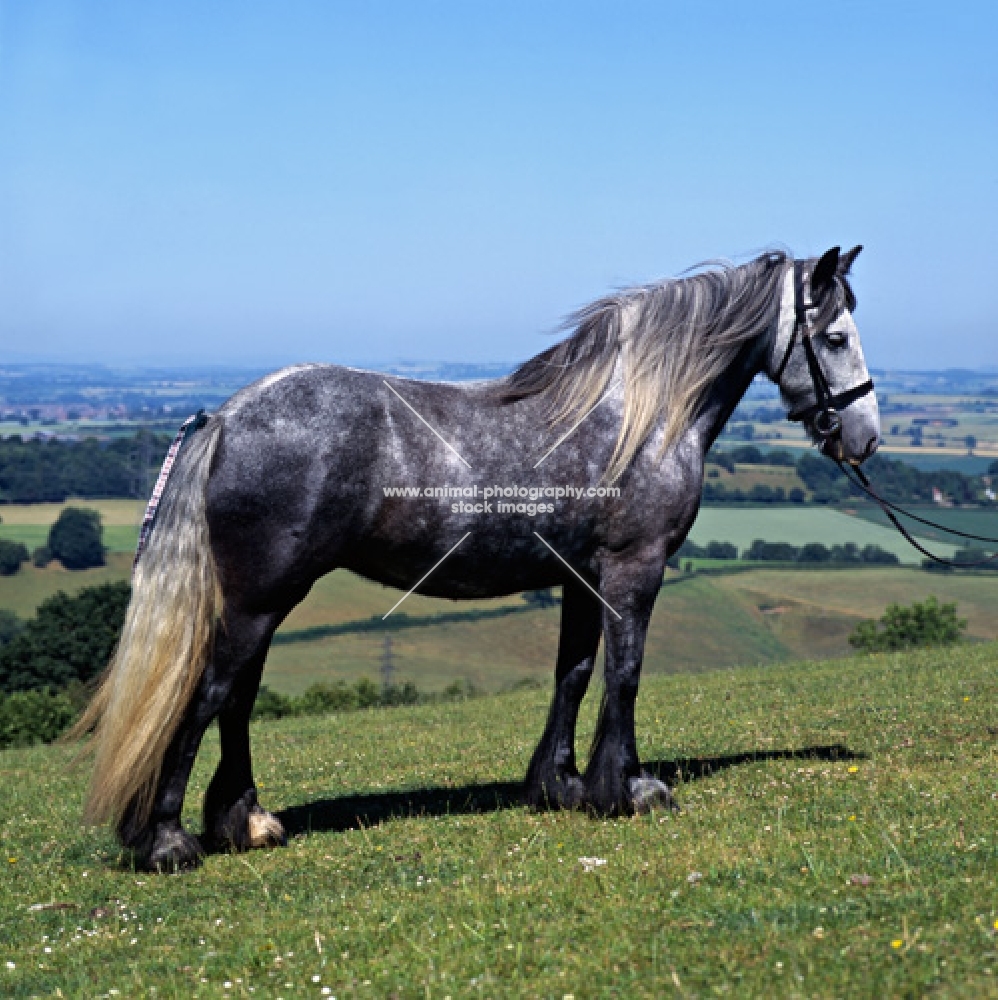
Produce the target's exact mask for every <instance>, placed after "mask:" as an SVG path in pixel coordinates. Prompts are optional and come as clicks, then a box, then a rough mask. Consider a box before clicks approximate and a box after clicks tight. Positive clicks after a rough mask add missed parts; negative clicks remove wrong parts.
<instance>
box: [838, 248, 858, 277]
mask: <svg viewBox="0 0 998 1000" xmlns="http://www.w3.org/2000/svg"><path fill="white" fill-rule="evenodd" d="M862 249H863V245H862V244H860V245H859V246H856V247H853V248H852V250H846V252H845V253H844V254H843V255H842V256H841V257H840V258H839V266H838V273H839V274H841V275H845V274H848V273H849V269H850V268H851V267H852V263H853V261H854V260H855V259H856V258H857V257H858V256H859V252H860V251H861V250H862Z"/></svg>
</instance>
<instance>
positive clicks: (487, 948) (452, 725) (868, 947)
mask: <svg viewBox="0 0 998 1000" xmlns="http://www.w3.org/2000/svg"><path fill="white" fill-rule="evenodd" d="M996 654H998V649H996V648H995V647H994V646H975V647H965V648H962V649H955V650H948V651H941V652H938V651H937V652H927V653H922V654H917V655H908V656H886V657H876V658H856V659H853V660H848V661H840V662H824V663H810V664H793V665H779V666H770V667H765V668H747V669H738V670H731V671H717V672H713V673H709V674H701V675H697V676H672V677H665V676H657V677H655V676H653V677H650V678H647V680H646V682H645V684H644V685H643V690H642V693H641V697H640V699H639V711H638V723H637V725H638V733H639V740H640V745H641V751H642V755H643V757H644V758H645V759H646V760H648V761H658V762H660V766H661V767H662V769H663V770H664V771H667V772H671V771H673V770H675V769H676V768H677V767H678V768H679V769H680V771H681V772H682V774H683V775H684V779H683V780H682V781H681V782H680V786H679V790H678V796H679V800H680V802H681V803H682V805H683V810H684V811H683V812H682V813H681V814H679V815H676V816H672V815H653V816H646V817H640V818H636V819H625V820H613V821H602V820H594V819H590V818H587V817H586V816H583V815H578V814H546V815H538V814H535V813H531V812H529V811H527V810H525V809H523V808H521V807H519V806H517V805H516V804H515V803H514V801H513V798H514V796H515V791H516V784H515V783H516V782H517V781H518V780H519V778H520V776H521V775H522V773H523V771H524V768H525V767H526V763H527V760H528V758H529V754H530V751H531V749H532V745H533V742H534V740H535V739H536V737H537V735H538V734H539V732H540V729H541V726H542V724H543V719H544V713H545V709H546V700H547V699H546V692H540V691H523V692H518V693H515V694H507V695H503V696H497V697H489V698H482V699H477V700H473V701H468V702H464V703H461V704H458V705H453V706H448V707H442V706H424V707H418V708H413V709H391V710H375V711H370V712H360V713H353V714H349V715H340V716H336V717H327V718H320V719H295V720H286V721H281V722H277V723H258V724H255V725H254V727H253V740H254V755H255V760H256V764H257V774H258V779H259V782H260V785H261V795H262V797H263V798H264V800H265V801H266V803H267V804H268V805H269V807H270V808H272V809H277V810H288V812H286V813H285V819H286V821H287V822H288V825H289V827H290V828H291V829H292V832H293V833H294V836H293V839H292V841H291V845H290V847H289V848H288V849H286V850H278V851H273V852H267V853H254V854H252V855H244V856H224V855H222V856H215V857H212V858H209V859H208V861H207V863H206V865H205V866H204V868H202V869H201V870H199V871H197V872H194V873H189V874H185V875H182V876H171V877H160V876H150V875H145V874H137V873H133V872H131V871H129V870H128V869H127V868H123V867H120V866H119V862H118V860H117V858H118V855H117V851H116V849H115V848H114V846H113V843H112V842H111V840H110V839H109V837H108V836H107V834H106V833H103V832H97V831H89V830H83V829H81V828H80V827H79V826H78V814H79V807H80V800H81V794H82V788H83V786H84V783H85V772H84V771H82V770H81V769H80V768H78V767H73V766H72V765H71V763H70V758H71V751H70V750H68V749H66V748H62V747H47V748H34V749H30V750H11V751H6V752H4V753H2V754H0V802H2V803H3V807H2V808H3V813H2V814H0V815H2V819H0V835H2V838H3V847H2V849H3V855H2V858H0V861H2V864H3V866H4V867H5V868H6V871H5V872H4V877H3V892H2V893H0V942H3V943H2V944H0V993H2V994H3V995H5V996H12V997H22V996H23V997H27V996H54V995H57V993H56V991H57V990H61V994H62V995H63V996H99V995H108V994H109V992H110V991H111V990H117V991H118V993H117V994H116V995H120V996H134V995H151V993H152V988H153V987H155V989H156V995H157V996H161V997H184V998H186V997H191V996H206V997H209V996H246V997H248V996H252V995H255V996H268V997H273V996H283V997H290V996H321V995H323V994H322V993H321V992H320V990H321V988H322V987H323V986H325V987H327V988H328V989H329V990H330V993H331V995H335V996H337V997H343V996H372V997H383V996H390V995H393V994H394V995H397V996H399V997H410V996H420V997H424V996H431V997H441V998H442V997H444V996H452V997H463V996H471V997H478V996H488V997H498V996H543V997H564V996H565V995H569V994H571V995H573V996H575V997H577V998H583V997H603V996H621V997H623V996H626V997H631V996H647V997H659V996H677V997H703V996H715V995H722V996H724V995H730V996H764V995H765V996H775V997H782V996H787V997H800V996H807V997H812V996H817V997H843V996H849V997H878V998H879V997H884V996H922V995H925V994H927V993H931V994H932V995H933V996H941V997H986V996H998V986H996V983H995V973H996V972H998V942H996V930H995V921H996V919H998V898H996V897H995V891H994V886H995V884H996V878H998V833H996V830H995V824H994V808H995V805H994V800H993V795H994V782H993V775H994V773H995V767H996V765H998V754H996V738H995V735H994V733H995V728H996V724H998V717H996V709H995V707H994V706H995V697H996V695H998V675H996V670H995V666H994V664H995V660H996ZM591 701H592V699H590V702H591ZM593 715H594V711H593V705H592V704H587V706H586V709H585V710H584V713H583V719H582V732H583V733H584V734H585V733H588V731H589V730H590V728H591V726H592V722H593ZM583 742H584V740H580V749H581V746H582V743H583ZM829 747H840V748H844V749H840V750H839V751H838V752H837V754H836V753H833V752H830V751H827V750H826V751H820V750H816V749H815V748H829ZM809 754H810V756H808V755H809ZM216 759H217V747H216V740H215V737H214V734H211V735H210V737H209V739H208V741H207V746H206V748H205V751H204V753H203V757H202V759H201V760H200V761H199V763H198V766H197V768H196V771H195V775H194V779H193V783H192V788H191V794H190V796H189V802H188V806H189V809H188V816H187V819H188V822H189V823H191V824H192V825H196V823H197V820H196V810H197V808H198V806H199V801H200V797H201V794H202V793H203V791H204V788H205V785H206V782H207V779H208V777H209V776H210V772H211V768H212V766H213V764H214V761H215V760H216ZM581 858H598V859H602V860H604V861H605V862H606V863H605V864H600V865H596V866H595V867H593V870H591V871H587V870H586V865H584V864H583V863H582V862H581V861H580V859H581ZM10 964H12V965H13V968H10V967H9V966H10ZM226 984H231V985H229V986H226ZM251 991H252V992H251Z"/></svg>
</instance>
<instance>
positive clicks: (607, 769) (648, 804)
mask: <svg viewBox="0 0 998 1000" xmlns="http://www.w3.org/2000/svg"><path fill="white" fill-rule="evenodd" d="M663 569H664V559H663V560H662V562H661V564H659V562H658V560H657V559H654V558H651V559H649V560H646V561H645V562H644V563H642V561H641V560H638V559H633V560H631V561H630V562H625V561H623V560H621V561H620V562H619V563H613V562H612V563H610V564H609V565H608V566H605V567H604V579H603V581H602V585H601V588H600V589H601V591H602V593H603V596H604V599H605V600H606V602H607V604H608V605H609V607H605V608H604V609H603V629H604V636H605V644H606V667H605V689H604V692H603V703H602V705H601V706H600V714H599V720H598V721H597V723H596V734H595V736H594V738H593V748H592V752H591V754H590V758H589V764H588V766H587V768H586V773H585V777H584V778H583V784H584V786H585V798H584V802H585V805H586V806H587V807H588V808H589V809H591V810H592V811H593V812H596V813H599V814H600V815H604V816H617V815H629V814H631V813H633V812H645V811H647V810H649V809H652V808H654V807H656V806H662V807H669V808H671V807H673V800H672V793H671V792H670V790H669V787H668V786H667V785H666V784H664V783H663V782H661V781H659V780H658V779H657V778H654V777H652V776H651V775H649V774H646V773H643V772H642V770H641V765H640V762H639V760H638V748H637V740H636V737H635V733H634V703H635V700H636V698H637V694H638V683H639V680H640V677H641V662H642V659H643V657H644V647H645V636H646V634H647V631H648V623H649V621H650V620H651V613H652V608H653V606H654V603H655V598H656V596H657V595H658V590H659V587H660V586H661V580H662V571H663ZM611 609H612V610H611Z"/></svg>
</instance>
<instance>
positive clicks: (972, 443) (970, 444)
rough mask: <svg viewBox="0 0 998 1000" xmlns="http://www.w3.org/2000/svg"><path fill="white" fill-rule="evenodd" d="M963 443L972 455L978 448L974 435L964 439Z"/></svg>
mask: <svg viewBox="0 0 998 1000" xmlns="http://www.w3.org/2000/svg"><path fill="white" fill-rule="evenodd" d="M963 443H964V444H965V445H966V446H967V451H968V452H970V454H973V453H974V449H975V448H976V447H977V438H975V437H974V435H973V434H968V435H967V436H966V437H965V438H964V439H963Z"/></svg>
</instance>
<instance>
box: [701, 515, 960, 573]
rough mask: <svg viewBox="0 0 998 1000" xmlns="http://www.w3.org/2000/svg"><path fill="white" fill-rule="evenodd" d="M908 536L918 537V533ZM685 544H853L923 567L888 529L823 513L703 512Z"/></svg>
mask: <svg viewBox="0 0 998 1000" xmlns="http://www.w3.org/2000/svg"><path fill="white" fill-rule="evenodd" d="M912 534H914V535H916V537H920V535H921V531H919V532H912ZM690 538H692V539H693V541H694V542H696V543H697V544H698V545H705V544H706V543H707V542H709V541H718V542H731V543H732V544H734V545H736V546H738V550H739V552H740V551H741V550H742V549H746V548H748V547H749V546H750V545H751V544H752V542H753V541H755V539H757V538H762V539H764V540H765V541H768V542H769V541H777V540H778V541H781V542H789V543H790V544H791V545H806V544H807V543H808V542H822V543H823V544H825V545H829V546H831V545H842V544H845V543H846V542H855V543H856V544H857V545H859V546H860V547H862V546H864V545H871V544H872V545H879V546H880V547H881V548H882V549H886V550H887V551H888V552H893V553H894V554H895V555H896V556H897V557H898V559H900V560H901V562H903V563H908V564H910V565H918V564H920V563H921V561H922V556H921V555H919V553H918V552H916V551H915V550H914V549H913V548H912V547H911V546H910V545H909V544H908V543H907V542H906V541H905V540H904V539H903V538H901V536H900V535H899V534H898V533H897V532H896V531H895V530H894V529H893V528H889V527H887V526H886V525H882V524H880V523H877V522H876V521H870V520H866V519H865V518H861V517H856V516H851V515H849V514H846V513H843V512H842V511H839V510H833V509H831V508H828V507H810V506H808V507H805V506H801V507H747V506H738V507H702V508H701V510H700V514H699V515H698V517H697V520H696V523H695V524H694V525H693V530H692V531H691V532H690ZM933 550H934V551H936V552H938V553H939V554H940V555H944V556H947V555H952V554H953V552H955V551H956V547H955V546H953V545H947V544H944V543H936V544H933Z"/></svg>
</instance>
